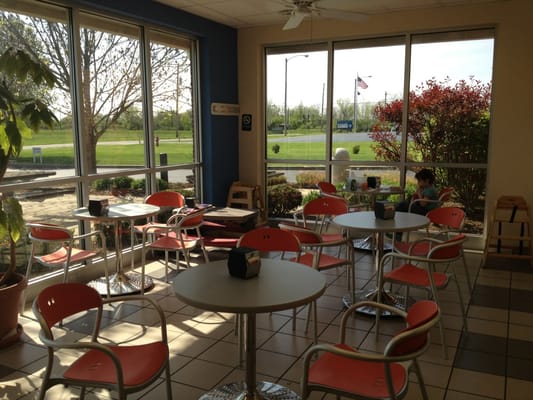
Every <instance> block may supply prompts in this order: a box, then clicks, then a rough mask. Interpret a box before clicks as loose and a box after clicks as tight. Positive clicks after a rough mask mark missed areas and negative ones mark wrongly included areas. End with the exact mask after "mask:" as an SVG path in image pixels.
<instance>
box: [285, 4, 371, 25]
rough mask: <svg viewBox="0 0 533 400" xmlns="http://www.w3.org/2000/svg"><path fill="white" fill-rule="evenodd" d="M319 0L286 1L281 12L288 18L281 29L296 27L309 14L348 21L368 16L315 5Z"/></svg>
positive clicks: (364, 18) (360, 19)
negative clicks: (284, 7)
mask: <svg viewBox="0 0 533 400" xmlns="http://www.w3.org/2000/svg"><path fill="white" fill-rule="evenodd" d="M319 1H320V0H292V1H286V3H287V8H286V9H285V10H283V11H281V14H283V15H288V16H289V19H288V20H287V22H286V23H285V25H284V26H283V30H284V31H286V30H289V29H295V28H297V27H298V26H299V25H300V24H301V23H302V21H303V20H304V18H306V17H310V16H319V17H324V18H331V19H344V20H348V21H355V22H358V21H364V20H366V19H367V18H368V16H367V15H366V14H362V13H356V12H351V11H345V10H337V9H332V8H322V7H318V6H317V5H315V3H318V2H319Z"/></svg>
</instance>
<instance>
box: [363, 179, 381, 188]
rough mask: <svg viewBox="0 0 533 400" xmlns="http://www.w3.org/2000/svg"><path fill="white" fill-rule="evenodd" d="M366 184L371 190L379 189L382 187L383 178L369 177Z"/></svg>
mask: <svg viewBox="0 0 533 400" xmlns="http://www.w3.org/2000/svg"><path fill="white" fill-rule="evenodd" d="M366 183H367V185H368V187H369V188H371V189H379V187H380V186H381V177H380V176H368V177H367V178H366Z"/></svg>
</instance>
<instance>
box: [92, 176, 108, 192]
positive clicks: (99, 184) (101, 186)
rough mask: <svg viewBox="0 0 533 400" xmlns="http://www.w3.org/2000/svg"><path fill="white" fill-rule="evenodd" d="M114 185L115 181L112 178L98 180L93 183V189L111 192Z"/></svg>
mask: <svg viewBox="0 0 533 400" xmlns="http://www.w3.org/2000/svg"><path fill="white" fill-rule="evenodd" d="M112 185H113V180H112V179H111V178H104V179H97V180H95V181H94V182H93V187H94V188H95V189H96V190H109V188H110V187H111V186H112Z"/></svg>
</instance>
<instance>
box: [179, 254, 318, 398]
mask: <svg viewBox="0 0 533 400" xmlns="http://www.w3.org/2000/svg"><path fill="white" fill-rule="evenodd" d="M172 286H173V287H174V292H175V293H176V296H177V297H178V299H180V300H182V301H183V302H185V303H187V304H189V305H191V306H193V307H197V308H200V309H203V310H207V311H220V312H230V313H238V314H244V315H245V316H246V382H245V383H244V384H242V383H234V384H228V385H224V386H221V387H219V388H215V389H213V390H211V391H210V392H208V393H206V394H204V395H203V396H202V397H200V399H201V400H208V399H287V400H288V399H299V398H300V397H299V396H298V395H297V394H296V393H294V392H293V391H292V390H290V389H288V388H285V387H283V386H281V385H278V384H274V383H270V382H256V354H255V348H256V343H255V342H256V338H255V315H256V313H267V312H272V311H279V310H286V309H290V308H294V307H298V306H301V305H304V304H308V303H310V302H311V301H313V300H315V299H317V298H318V297H320V296H321V295H322V294H323V293H324V291H325V289H326V280H325V278H324V276H323V275H322V274H320V272H318V271H316V270H314V269H312V268H309V267H307V266H303V265H301V264H297V263H293V262H289V261H284V260H272V259H265V258H263V259H261V270H260V272H259V275H258V276H257V277H254V278H250V279H246V280H245V279H239V278H235V277H232V276H230V275H229V272H228V267H227V260H221V261H215V262H211V263H208V264H204V265H200V266H198V267H195V268H190V269H187V270H185V271H183V272H180V273H179V274H178V276H177V277H176V278H175V279H174V282H173V284H172Z"/></svg>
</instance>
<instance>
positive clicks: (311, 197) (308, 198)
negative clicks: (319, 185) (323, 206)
mask: <svg viewBox="0 0 533 400" xmlns="http://www.w3.org/2000/svg"><path fill="white" fill-rule="evenodd" d="M319 197H320V191H318V190H311V191H310V192H309V193H307V194H306V195H305V196H304V198H303V200H302V206H303V205H306V204H307V203H309V202H310V201H311V200H314V199H318V198H319Z"/></svg>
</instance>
